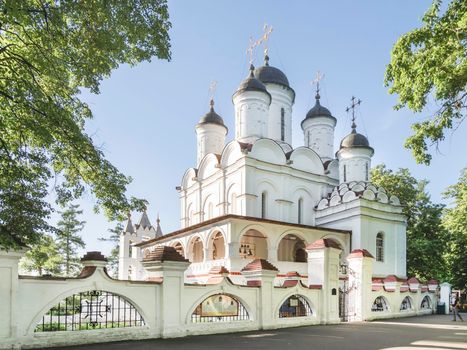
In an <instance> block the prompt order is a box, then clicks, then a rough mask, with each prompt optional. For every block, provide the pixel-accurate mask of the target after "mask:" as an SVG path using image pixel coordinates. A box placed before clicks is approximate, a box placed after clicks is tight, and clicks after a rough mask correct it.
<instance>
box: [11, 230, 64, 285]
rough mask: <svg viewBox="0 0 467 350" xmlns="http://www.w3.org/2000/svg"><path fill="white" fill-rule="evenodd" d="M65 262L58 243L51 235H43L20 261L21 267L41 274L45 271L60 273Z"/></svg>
mask: <svg viewBox="0 0 467 350" xmlns="http://www.w3.org/2000/svg"><path fill="white" fill-rule="evenodd" d="M62 263H63V259H62V256H61V255H60V253H59V251H58V247H57V244H56V243H55V241H54V239H53V238H52V237H51V236H49V235H42V236H41V238H40V240H39V242H38V243H37V244H36V245H34V246H33V247H32V249H30V250H29V251H28V252H27V253H26V255H25V256H24V257H23V258H22V259H21V261H20V267H21V268H22V269H23V270H26V271H29V272H36V273H38V274H39V275H40V276H42V275H43V274H44V273H47V274H49V273H50V274H59V273H60V270H61V269H60V267H61V265H62Z"/></svg>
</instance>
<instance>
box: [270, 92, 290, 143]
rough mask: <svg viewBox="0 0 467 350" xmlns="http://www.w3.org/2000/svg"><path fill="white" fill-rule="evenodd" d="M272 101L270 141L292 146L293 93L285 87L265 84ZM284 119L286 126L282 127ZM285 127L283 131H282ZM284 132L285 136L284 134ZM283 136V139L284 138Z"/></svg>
mask: <svg viewBox="0 0 467 350" xmlns="http://www.w3.org/2000/svg"><path fill="white" fill-rule="evenodd" d="M265 85H266V89H267V90H268V92H269V93H270V94H271V97H272V101H271V105H270V106H269V113H268V133H267V136H266V137H268V138H270V139H273V140H276V141H283V142H286V143H288V144H289V145H291V144H292V104H293V97H294V96H293V95H294V94H293V92H292V91H291V90H290V89H288V88H286V87H285V86H281V85H277V84H265ZM282 114H283V116H282ZM282 118H284V125H283V126H282ZM282 127H283V129H282ZM282 130H283V134H282ZM282 136H283V137H282Z"/></svg>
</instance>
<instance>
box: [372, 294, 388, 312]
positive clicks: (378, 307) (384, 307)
mask: <svg viewBox="0 0 467 350" xmlns="http://www.w3.org/2000/svg"><path fill="white" fill-rule="evenodd" d="M388 310H389V307H388V301H387V300H386V298H385V297H383V296H379V297H377V298H376V299H375V301H374V302H373V306H372V307H371V311H373V312H381V311H388Z"/></svg>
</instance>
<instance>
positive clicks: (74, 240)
mask: <svg viewBox="0 0 467 350" xmlns="http://www.w3.org/2000/svg"><path fill="white" fill-rule="evenodd" d="M78 208H79V205H73V204H70V205H69V206H68V207H67V209H66V210H64V211H63V212H61V213H60V214H61V220H60V221H59V222H58V223H57V239H56V243H57V246H58V249H59V252H60V253H61V254H62V257H63V269H62V271H63V272H64V273H65V275H66V276H70V275H72V274H74V273H76V272H77V271H79V270H80V266H81V264H80V262H79V257H78V249H79V248H84V247H85V244H84V241H83V239H82V238H81V236H80V235H79V232H81V231H82V229H83V228H84V225H85V223H86V222H85V221H80V220H78V216H79V215H82V214H83V211H82V210H78Z"/></svg>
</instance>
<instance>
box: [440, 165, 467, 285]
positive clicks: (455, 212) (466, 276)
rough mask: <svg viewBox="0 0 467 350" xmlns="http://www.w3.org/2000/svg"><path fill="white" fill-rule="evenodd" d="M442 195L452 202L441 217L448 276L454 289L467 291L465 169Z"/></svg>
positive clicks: (466, 182)
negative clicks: (446, 236)
mask: <svg viewBox="0 0 467 350" xmlns="http://www.w3.org/2000/svg"><path fill="white" fill-rule="evenodd" d="M444 195H445V198H447V199H451V200H453V201H454V203H452V207H449V208H446V210H445V213H444V216H443V225H444V227H445V228H446V230H447V231H448V233H449V245H448V250H447V251H446V254H445V258H446V261H447V262H448V269H447V271H448V276H449V280H450V282H451V283H452V284H453V286H454V287H455V288H459V289H463V290H467V253H466V252H467V168H464V169H463V170H462V172H461V176H460V178H459V182H458V183H457V184H455V185H452V186H450V187H449V188H448V189H447V191H446V192H445V193H444Z"/></svg>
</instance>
